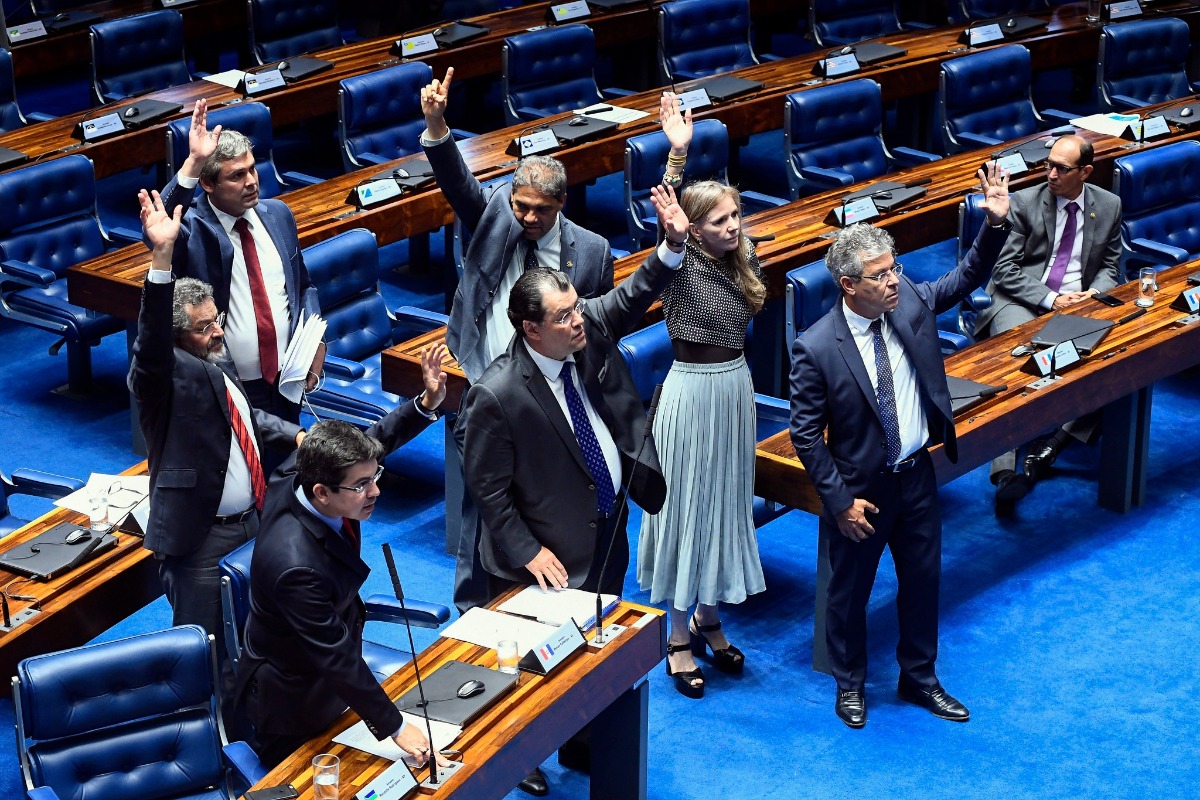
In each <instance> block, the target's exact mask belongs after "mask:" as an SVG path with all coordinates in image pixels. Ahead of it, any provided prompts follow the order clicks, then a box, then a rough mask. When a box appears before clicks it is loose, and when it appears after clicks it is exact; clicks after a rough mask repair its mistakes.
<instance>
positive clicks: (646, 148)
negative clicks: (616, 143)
mask: <svg viewBox="0 0 1200 800" xmlns="http://www.w3.org/2000/svg"><path fill="white" fill-rule="evenodd" d="M670 151H671V143H670V142H669V141H667V135H666V134H665V133H663V132H662V131H655V132H654V133H644V134H642V135H641V136H630V137H629V138H628V139H626V140H625V183H624V193H625V219H626V222H627V223H628V226H629V238H630V239H631V240H632V241H633V243H634V248H635V249H641V248H643V247H650V246H651V245H653V244H654V243H655V241H656V240H657V238H658V215H657V214H656V213H655V211H654V203H653V202H652V201H651V199H650V189H651V188H652V187H654V186H658V185H659V184H661V183H662V176H663V172H664V171H666V166H667V154H668V153H669V152H670ZM728 166H729V132H728V130H727V129H726V128H725V123H723V122H721V121H720V120H717V119H702V120H697V121H696V122H695V123H694V124H693V126H692V143H691V145H690V146H689V147H688V160H687V166H686V168H685V172H684V183H685V185H686V184H687V183H690V182H692V181H699V180H707V179H710V178H712V179H715V180H719V181H724V180H726V169H727V167H728ZM741 195H742V213H743V214H745V215H747V216H748V215H750V214H755V213H757V212H759V211H762V210H764V209H767V208H776V207H778V206H781V205H783V204H785V203H786V202H787V201H786V200H784V199H783V198H780V197H771V196H770V195H765V194H759V193H758V192H751V191H743V192H742V193H741Z"/></svg>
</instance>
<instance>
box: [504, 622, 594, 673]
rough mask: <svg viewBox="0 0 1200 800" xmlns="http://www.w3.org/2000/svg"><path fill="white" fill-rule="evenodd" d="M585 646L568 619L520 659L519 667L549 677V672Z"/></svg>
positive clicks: (576, 628) (573, 624)
mask: <svg viewBox="0 0 1200 800" xmlns="http://www.w3.org/2000/svg"><path fill="white" fill-rule="evenodd" d="M586 646H587V640H586V639H584V638H583V633H582V632H581V631H580V630H579V626H578V625H576V624H575V620H573V619H569V620H567V621H566V622H564V623H563V624H562V625H560V626H559V627H558V629H557V630H555V631H554V633H552V634H550V635H549V636H547V637H546V639H545V640H544V641H543V642H541V643H540V644H538V645H537V646H536V647H534V648H533V649H532V650H530V651H529V652H528V653H527V654H526V655H525V657H524V658H522V659H521V662H520V667H521V669H523V670H525V671H526V672H532V673H534V674H535V675H549V674H550V671H551V670H553V669H554V668H555V667H557V666H558V665H560V664H562V663H563V662H564V661H566V660H567V659H568V658H570V657H571V656H572V655H573V654H575V653H577V652H579V650H580V649H581V648H584V647H586Z"/></svg>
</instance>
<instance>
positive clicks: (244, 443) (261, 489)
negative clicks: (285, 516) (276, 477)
mask: <svg viewBox="0 0 1200 800" xmlns="http://www.w3.org/2000/svg"><path fill="white" fill-rule="evenodd" d="M225 399H226V400H227V401H228V402H229V425H230V427H232V428H233V438H235V439H237V443H238V447H239V448H241V450H242V455H244V456H245V457H246V466H247V467H249V468H250V491H251V492H253V493H254V507H255V508H257V509H258V510H259V511H262V507H263V498H264V497H266V496H267V482H266V481H265V480H264V479H263V471H262V462H261V461H259V460H258V450H256V449H255V447H254V440H253V439H252V438H251V436H250V431H249V430H248V429H247V428H246V422H245V420H243V419H242V415H241V413H239V412H238V409H237V406H236V405H235V404H234V402H233V395H232V394H230V393H229V386H228V385H226V387H225Z"/></svg>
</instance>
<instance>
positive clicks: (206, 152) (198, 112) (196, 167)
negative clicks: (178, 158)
mask: <svg viewBox="0 0 1200 800" xmlns="http://www.w3.org/2000/svg"><path fill="white" fill-rule="evenodd" d="M220 136H221V126H220V125H218V126H217V127H215V128H213V129H212V130H211V131H210V130H209V129H208V101H207V100H205V99H204V98H203V97H201V98H200V99H199V100H197V101H196V107H195V108H193V109H192V125H191V127H190V128H188V158H187V161H186V162H184V165H183V168H182V169H181V170H180V171H181V172H183V173H184V174H185V175H187V176H188V177H191V178H198V177H200V169H201V168H202V167H203V166H204V162H205V161H207V160H208V157H209V156H211V155H212V154H213V153H214V152H216V149H217V140H218V139H219V138H220Z"/></svg>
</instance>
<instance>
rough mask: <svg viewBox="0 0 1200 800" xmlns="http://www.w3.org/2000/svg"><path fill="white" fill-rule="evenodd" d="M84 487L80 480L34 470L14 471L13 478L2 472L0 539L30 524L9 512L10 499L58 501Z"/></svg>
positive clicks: (0, 481)
mask: <svg viewBox="0 0 1200 800" xmlns="http://www.w3.org/2000/svg"><path fill="white" fill-rule="evenodd" d="M84 485H85V484H84V482H83V481H81V480H79V479H78V478H67V477H64V476H62V475H55V474H53V473H50V472H41V471H39V470H34V469H16V470H13V474H12V477H11V478H10V477H9V476H7V475H5V474H4V473H2V472H0V537H4V536H7V535H8V534H10V533H12V532H13V531H15V530H16V529H17V528H20V527H21V526H23V525H27V524H28V523H29V522H30V520H27V519H22V518H21V517H18V516H16V515H15V514H13V513H12V511H10V510H9V507H8V498H10V497H12V496H13V495H26V496H28V497H44V498H46V499H47V500H57V499H59V498H60V497H66V496H67V495H69V494H70V493H71V492H77V491H79V490H80V489H82V488H83V487H84Z"/></svg>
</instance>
